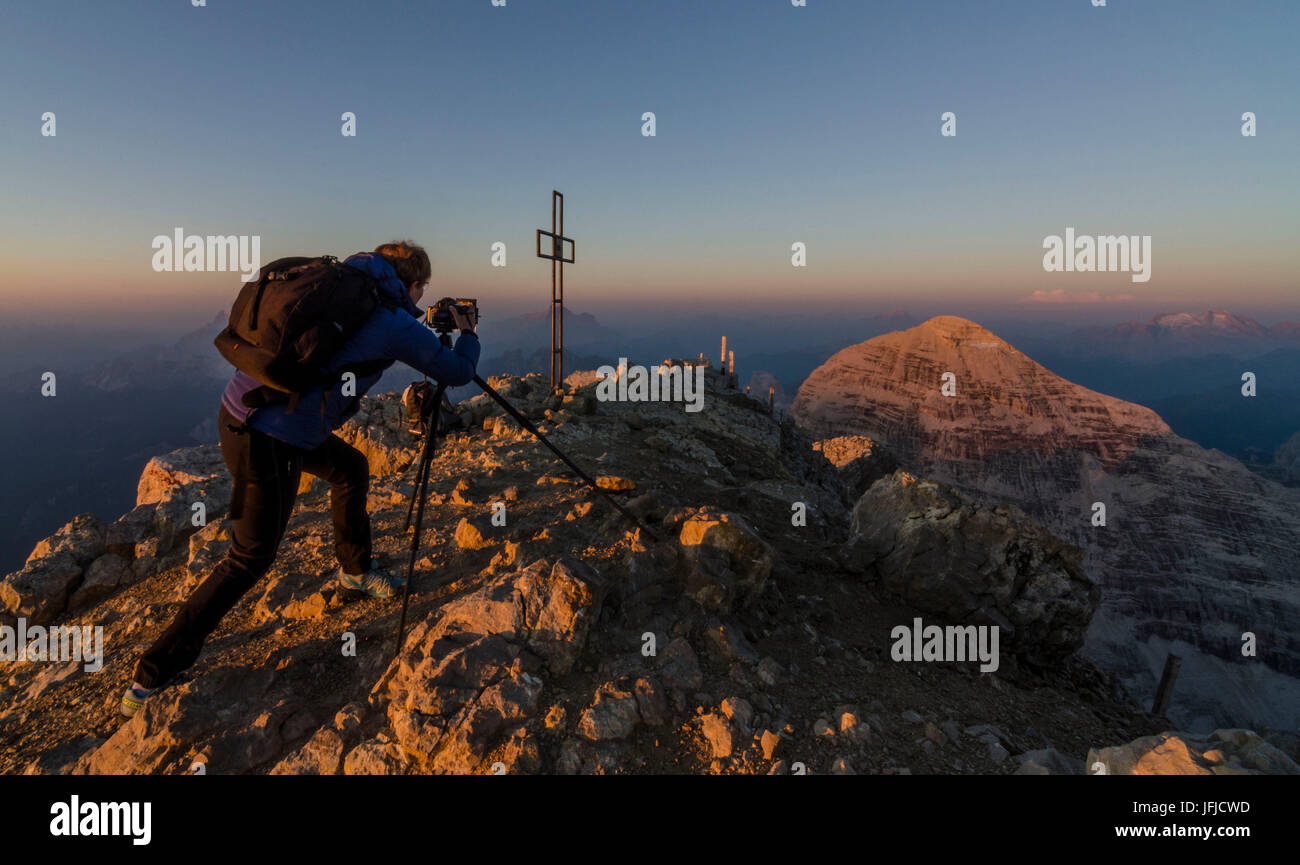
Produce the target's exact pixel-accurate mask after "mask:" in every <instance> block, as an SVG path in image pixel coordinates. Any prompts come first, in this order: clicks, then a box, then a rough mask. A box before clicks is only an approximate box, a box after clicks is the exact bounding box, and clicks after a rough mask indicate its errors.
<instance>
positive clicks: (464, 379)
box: [121, 241, 479, 717]
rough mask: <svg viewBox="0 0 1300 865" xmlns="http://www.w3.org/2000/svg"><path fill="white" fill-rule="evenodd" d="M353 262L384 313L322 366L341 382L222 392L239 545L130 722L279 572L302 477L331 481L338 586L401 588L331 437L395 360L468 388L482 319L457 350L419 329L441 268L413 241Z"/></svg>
mask: <svg viewBox="0 0 1300 865" xmlns="http://www.w3.org/2000/svg"><path fill="white" fill-rule="evenodd" d="M344 264H345V265H347V266H348V267H351V268H355V269H357V270H360V271H362V272H363V273H365V274H367V275H368V276H369V277H370V278H371V279H373V280H374V282H375V284H376V285H377V286H378V291H379V294H380V299H381V305H380V306H378V307H377V308H376V309H375V311H374V312H373V313H372V314H371V315H370V316H369V317H368V318H367V319H366V320H365V323H364V324H362V325H361V326H360V329H359V330H357V331H356V332H355V333H354V334H353V335H352V336H351V337H350V338H349V339H348V340H347V342H345V343H344V344H343V348H342V349H341V350H340V351H339V352H338V353H337V354H336V355H334V356H333V359H332V360H331V361H330V362H329V363H328V364H327V365H326V366H325V368H324V369H323V370H322V374H323V377H325V378H326V380H328V377H331V376H333V377H334V378H335V379H336V380H335V381H334V383H333V384H332V385H329V386H318V387H316V388H314V389H313V390H309V391H307V392H306V393H304V394H302V395H301V398H300V399H295V400H294V401H292V402H290V403H288V404H287V405H286V404H284V403H275V404H267V405H264V406H262V407H256V408H250V407H249V405H248V403H254V404H256V403H257V400H256V399H255V398H253V397H254V396H255V394H254V392H255V391H257V389H258V388H259V382H258V380H257V379H255V378H253V377H252V376H250V375H248V374H246V373H244V372H236V373H235V376H234V378H232V379H231V381H230V384H229V385H228V386H227V387H226V390H225V393H224V394H223V395H222V399H221V410H220V413H219V416H218V418H219V419H218V428H219V430H220V432H221V454H222V457H223V458H224V460H225V462H226V467H227V468H228V469H229V471H230V474H231V476H232V478H233V479H234V482H233V484H232V488H231V508H230V511H231V513H230V516H231V533H232V535H233V542H232V544H231V548H230V552H229V553H227V555H226V558H225V559H224V560H223V561H222V562H221V563H219V564H218V565H217V566H216V567H215V568H214V569H213V571H212V573H211V574H210V575H209V576H208V577H207V579H205V580H204V581H203V582H202V583H200V584H199V586H198V587H197V588H196V589H195V590H194V592H193V594H191V595H190V597H189V599H188V600H187V601H186V602H185V605H184V606H183V607H182V608H181V610H180V611H179V612H178V613H177V614H176V617H175V618H174V619H173V620H172V622H171V624H170V625H169V626H168V627H167V629H166V630H165V631H163V633H162V635H161V636H160V637H159V638H158V639H157V640H156V641H155V642H154V644H153V645H152V646H150V647H149V649H148V651H146V652H145V653H144V655H143V657H141V659H140V661H139V663H138V664H137V665H136V669H135V681H134V682H133V683H132V686H131V687H130V688H128V689H127V690H126V693H125V694H123V696H122V707H121V711H122V714H123V715H125V716H127V717H131V716H132V715H134V714H135V712H136V710H137V709H139V708H140V706H141V705H142V704H143V700H144V699H145V698H146V697H148V696H149V695H150V694H151V693H152V692H153V691H154V690H155V689H157V688H158V687H161V686H162V685H165V684H166V683H167V682H168V681H169V680H170V679H171V678H172V677H173V676H175V675H176V674H177V673H179V672H180V671H182V670H185V669H186V668H188V667H189V666H190V665H191V664H193V663H194V661H195V660H196V659H197V658H198V656H199V652H200V651H201V649H202V646H203V641H204V639H206V638H207V636H208V634H210V633H211V632H212V631H213V630H214V629H215V628H216V627H217V625H218V624H219V623H220V622H221V619H222V617H223V616H224V615H225V614H226V613H227V612H229V610H230V609H231V608H232V607H233V606H234V605H235V603H236V602H238V600H239V599H240V598H241V597H242V596H243V595H244V593H245V592H247V591H248V590H249V589H250V588H252V586H253V584H254V583H256V582H257V581H258V580H259V579H260V578H261V577H262V576H263V575H264V574H265V573H266V572H267V571H268V570H269V569H270V567H271V564H272V563H273V562H274V560H275V555H276V550H277V549H278V548H279V545H280V540H281V538H282V537H283V536H284V532H285V528H286V526H287V525H288V522H289V517H290V515H291V513H292V512H293V504H294V500H295V498H296V496H297V491H298V482H299V478H300V476H301V473H302V472H304V471H305V472H307V473H308V474H312V475H315V476H316V477H319V478H322V479H324V480H326V481H328V482H329V484H330V505H331V515H332V519H333V523H334V543H335V553H336V555H337V557H338V560H339V565H340V567H339V583H340V585H341V586H342V587H343V588H345V589H350V590H353V591H357V592H362V593H364V594H366V595H369V596H370V597H375V598H391V597H393V596H394V595H395V594H396V592H397V591H398V590H399V589H400V588H401V586H402V584H403V581H402V580H401V579H399V578H395V577H393V576H391V575H389V574H388V573H387V572H385V571H384V570H382V569H381V568H380V567H379V566H378V562H377V561H375V560H374V559H372V558H371V540H370V518H369V516H368V515H367V513H366V496H367V492H368V490H369V485H370V469H369V465H368V464H367V462H366V458H365V456H364V455H363V454H362V453H361V452H360V451H358V450H357V449H356V448H353V447H351V446H350V445H348V444H347V443H345V442H344V441H343V440H342V439H340V438H339V437H338V436H336V435H334V434H333V431H334V430H335V429H338V427H340V426H341V425H342V424H343V423H344V422H346V421H347V420H348V418H350V417H352V416H353V415H354V414H356V412H357V409H358V407H359V405H360V400H361V397H362V396H363V395H364V394H365V393H366V391H367V390H369V389H370V388H371V387H374V385H375V384H376V383H377V382H378V381H379V378H380V376H381V375H382V374H383V370H384V369H385V368H387V367H388V366H390V365H391V364H392V363H393V362H394V361H398V360H400V361H402V362H404V363H406V364H409V365H410V366H412V367H414V368H415V369H416V370H418V371H420V372H422V373H424V374H425V375H427V376H430V377H432V378H435V379H437V380H438V381H440V382H442V383H444V384H446V385H449V386H458V385H463V384H466V383H468V382H469V381H471V380H472V379H473V377H474V373H475V367H476V366H477V364H478V358H479V342H478V337H477V336H475V334H474V328H475V326H476V325H477V321H476V320H474V319H475V318H476V314H473V313H470V314H465V313H464V312H462V311H461V310H459V309H457V308H456V307H454V306H453V307H452V309H451V314H452V316H453V318H454V320H455V325H456V329H458V330H459V331H460V337H459V338H458V339H457V340H456V343H455V346H454V347H452V348H447V347H446V346H444V345H443V344H442V343H441V342H440V340H439V338H438V336H437V335H436V334H435V333H434V332H433V331H431V330H429V329H428V328H426V327H425V326H424V325H423V324H422V323H421V321H420V318H421V313H420V310H419V309H418V308H417V306H416V304H417V303H419V301H420V298H421V297H422V296H423V294H424V288H425V286H426V285H428V283H429V279H430V276H431V275H432V267H431V265H430V262H429V256H428V255H427V254H426V253H425V251H424V250H423V249H422V248H420V247H419V246H416V245H414V244H412V243H410V242H407V241H399V242H394V243H386V244H383V245H382V246H379V247H378V248H376V249H375V251H374V252H373V253H360V254H357V255H354V256H352V257H351V258H349V259H347V261H345V262H344ZM345 369H346V370H353V371H355V373H354V374H355V383H354V384H351V385H350V386H345V381H344V380H343V378H344V377H343V376H341V375H340V374H339V373H340V371H342V370H345ZM345 394H346V395H345ZM246 395H247V396H249V399H247V400H246V399H245V397H246ZM317 406H319V408H317Z"/></svg>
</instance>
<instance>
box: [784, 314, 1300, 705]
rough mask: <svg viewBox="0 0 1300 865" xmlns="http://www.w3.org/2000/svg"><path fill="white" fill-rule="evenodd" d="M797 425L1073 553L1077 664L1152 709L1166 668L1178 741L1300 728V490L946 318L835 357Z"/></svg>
mask: <svg viewBox="0 0 1300 865" xmlns="http://www.w3.org/2000/svg"><path fill="white" fill-rule="evenodd" d="M791 413H792V415H793V416H794V417H795V418H796V419H797V421H798V422H799V423H800V424H801V425H803V426H805V427H806V428H807V429H808V430H810V431H811V432H812V434H813V435H815V436H818V437H829V436H843V435H865V436H868V437H870V438H871V439H872V440H873V441H874V442H876V443H878V444H879V445H880V446H882V447H884V448H886V449H887V450H888V451H889V452H890V453H892V454H893V455H894V456H896V457H897V459H898V461H899V464H900V466H902V467H903V468H905V469H907V470H908V471H910V472H912V473H913V474H915V475H917V476H918V477H923V478H927V479H931V480H935V481H940V482H943V483H946V484H949V485H951V486H953V487H956V488H957V489H959V490H961V491H962V492H963V493H965V494H967V495H970V496H974V497H976V498H979V499H982V500H985V501H987V502H989V503H990V504H992V505H998V504H1001V503H1010V504H1014V505H1016V506H1017V507H1019V508H1021V509H1022V510H1023V511H1025V512H1026V513H1027V514H1029V515H1030V516H1031V517H1033V518H1034V519H1036V520H1038V521H1039V522H1041V523H1042V524H1043V525H1044V526H1045V527H1046V528H1047V529H1048V530H1050V531H1051V532H1052V533H1053V534H1054V535H1056V536H1057V537H1060V538H1061V539H1062V540H1064V541H1066V542H1068V543H1070V544H1074V545H1076V546H1078V547H1080V548H1082V549H1083V550H1084V559H1083V568H1084V570H1085V571H1086V572H1087V574H1088V575H1089V576H1090V577H1091V578H1092V579H1093V580H1095V581H1096V582H1097V583H1098V584H1099V585H1100V586H1101V587H1102V603H1101V607H1100V609H1099V610H1098V612H1097V614H1096V616H1094V618H1093V622H1092V625H1091V627H1090V629H1089V632H1088V636H1087V641H1086V644H1085V651H1086V652H1087V653H1088V655H1089V657H1091V658H1093V659H1095V660H1096V661H1098V662H1099V663H1100V664H1102V665H1103V666H1105V667H1106V668H1107V669H1110V670H1113V671H1114V672H1116V673H1117V674H1119V675H1120V677H1121V678H1122V679H1123V681H1124V683H1125V685H1126V686H1127V687H1128V689H1129V690H1130V691H1131V692H1132V693H1134V694H1135V695H1138V696H1140V697H1141V698H1142V700H1143V701H1144V702H1146V703H1147V705H1150V700H1151V698H1152V696H1153V694H1154V690H1155V685H1156V682H1157V681H1158V679H1159V676H1160V672H1161V669H1162V667H1163V665H1164V661H1165V657H1166V655H1167V654H1169V653H1170V652H1173V653H1175V654H1178V655H1179V656H1181V657H1182V658H1183V668H1182V669H1183V672H1182V675H1183V677H1184V680H1183V683H1180V684H1179V686H1178V687H1177V688H1176V689H1175V692H1174V697H1173V703H1172V706H1171V709H1170V718H1171V719H1172V720H1174V721H1175V722H1177V723H1179V724H1180V725H1184V726H1187V727H1190V728H1194V729H1210V728H1212V727H1213V726H1216V725H1217V726H1224V725H1225V724H1251V725H1272V726H1274V727H1276V728H1282V729H1286V728H1292V727H1294V726H1296V724H1297V723H1300V714H1298V713H1300V708H1298V707H1300V639H1298V638H1297V634H1296V623H1297V622H1300V591H1297V588H1298V583H1297V581H1298V580H1300V491H1297V490H1294V489H1289V488H1285V487H1282V486H1279V485H1277V484H1274V483H1271V482H1269V481H1266V480H1264V479H1262V478H1260V477H1258V476H1256V475H1255V474H1253V473H1252V472H1250V471H1249V470H1247V469H1246V468H1245V467H1244V466H1242V465H1241V464H1240V463H1238V462H1237V461H1235V460H1233V459H1231V458H1229V457H1227V456H1225V455H1224V454H1222V453H1219V452H1218V451H1207V450H1204V449H1202V448H1200V447H1198V446H1196V445H1195V444H1193V443H1191V442H1188V441H1186V440H1184V439H1181V438H1179V437H1177V436H1176V435H1174V434H1173V433H1172V432H1171V431H1170V429H1169V427H1168V426H1167V425H1166V424H1165V423H1164V422H1163V421H1162V420H1161V419H1160V418H1159V417H1158V416H1157V415H1156V414H1155V413H1154V412H1152V411H1150V410H1149V409H1146V408H1144V407H1142V406H1138V405H1134V404H1132V403H1126V402H1123V401H1121V400H1117V399H1114V398H1112V397H1108V396H1105V395H1103V394H1099V393H1095V392H1093V391H1089V390H1087V389H1085V388H1082V387H1079V386H1077V385H1074V384H1072V383H1070V382H1068V381H1066V380H1065V379H1062V378H1060V377H1059V376H1056V375H1054V374H1053V373H1052V372H1050V371H1049V370H1047V369H1045V368H1043V367H1042V366H1040V365H1038V364H1037V363H1035V362H1034V361H1033V360H1031V359H1030V358H1028V357H1026V356H1025V355H1024V354H1022V353H1020V352H1019V351H1017V350H1015V349H1014V348H1013V347H1011V346H1010V345H1008V344H1007V343H1005V342H1004V341H1002V340H1001V339H999V338H998V337H997V336H995V335H994V334H992V333H990V332H989V331H988V330H985V329H984V328H982V327H980V326H979V325H977V324H975V323H973V322H970V321H966V320H964V319H960V318H954V317H951V316H944V317H940V318H935V319H931V320H930V321H928V322H926V323H925V324H922V325H920V326H918V327H915V328H912V329H911V330H908V331H903V332H899V333H892V334H887V335H885V336H881V337H877V338H875V339H872V340H869V341H867V342H865V343H862V344H860V345H856V346H852V347H850V348H846V349H844V350H843V351H841V352H839V353H837V354H836V355H834V356H833V357H832V358H831V359H830V360H828V361H827V362H826V363H825V364H824V365H823V366H821V367H820V368H818V369H817V370H816V371H815V372H814V373H813V374H812V375H811V376H809V378H808V379H807V381H806V382H805V383H804V385H803V387H802V388H801V389H800V391H799V394H798V396H797V398H796V400H795V403H794V405H793V406H792V408H791ZM1102 508H1104V512H1103V511H1102ZM1248 634H1249V635H1251V637H1253V639H1254V640H1255V641H1256V643H1257V646H1258V650H1257V651H1256V653H1255V654H1254V655H1249V654H1243V651H1242V648H1243V645H1245V643H1246V640H1247V639H1248V637H1247V635H1248ZM1193 681H1194V682H1196V683H1197V684H1196V685H1195V686H1191V685H1190V684H1188V683H1190V682H1193Z"/></svg>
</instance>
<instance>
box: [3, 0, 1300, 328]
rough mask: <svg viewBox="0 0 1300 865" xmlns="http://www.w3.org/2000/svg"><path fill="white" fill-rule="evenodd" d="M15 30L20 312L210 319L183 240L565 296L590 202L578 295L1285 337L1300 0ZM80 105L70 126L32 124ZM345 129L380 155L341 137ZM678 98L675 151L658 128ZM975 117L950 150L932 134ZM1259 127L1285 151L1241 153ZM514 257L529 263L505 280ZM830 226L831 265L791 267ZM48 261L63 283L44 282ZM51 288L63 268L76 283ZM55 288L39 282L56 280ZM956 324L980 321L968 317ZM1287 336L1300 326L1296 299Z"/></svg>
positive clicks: (755, 0) (184, 21) (370, 15)
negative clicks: (396, 264)
mask: <svg viewBox="0 0 1300 865" xmlns="http://www.w3.org/2000/svg"><path fill="white" fill-rule="evenodd" d="M6 12H7V15H6V21H5V25H4V27H3V30H2V31H0V76H2V77H3V80H4V81H5V82H6V83H5V87H4V88H3V90H0V116H3V118H4V123H3V125H0V181H2V182H3V188H4V198H5V203H6V206H5V207H4V209H3V213H2V215H0V252H3V255H4V258H5V261H6V267H5V268H3V269H2V271H3V272H0V311H3V312H4V313H5V314H6V316H7V317H9V318H10V319H13V318H15V317H21V316H22V315H23V314H25V313H28V312H30V313H32V314H33V315H35V314H38V313H39V312H40V311H41V310H42V309H57V308H59V307H60V306H62V305H64V304H66V303H67V302H68V301H70V300H71V299H73V298H77V299H78V301H79V302H81V303H84V304H85V305H86V307H87V308H88V309H93V310H95V311H96V313H97V314H100V315H103V316H105V317H107V318H109V319H112V318H115V317H117V316H122V315H131V316H136V315H143V316H145V317H149V316H160V315H173V316H176V317H182V316H185V315H194V316H199V317H201V318H207V317H208V316H210V314H211V312H212V311H213V310H214V309H215V308H218V307H220V306H221V305H223V304H225V303H228V301H229V297H230V296H231V295H233V293H234V290H235V289H236V288H237V278H235V277H232V275H230V274H156V273H153V272H152V270H151V269H150V266H149V265H150V260H151V254H152V251H151V249H150V240H151V239H152V238H153V237H154V236H155V235H157V234H170V233H171V231H172V229H173V228H174V227H176V226H182V227H184V228H185V229H186V230H187V231H188V232H194V233H199V234H258V235H261V237H262V251H263V258H266V259H269V258H272V257H275V256H278V255H285V254H308V253H315V252H327V251H328V252H334V253H338V254H347V253H348V252H351V251H355V250H357V249H361V248H369V247H371V246H373V245H374V244H376V243H378V242H380V241H383V240H387V239H390V238H393V237H399V236H401V237H405V236H409V237H413V238H415V239H417V240H419V241H421V242H423V243H425V244H426V245H427V246H428V247H429V249H430V252H431V253H432V254H433V256H434V259H435V277H436V279H437V280H438V284H439V285H440V286H441V287H443V288H445V293H449V294H465V293H471V292H472V293H475V294H478V295H483V296H490V297H494V298H495V299H496V300H495V302H497V303H500V304H507V303H533V302H534V301H536V303H535V304H534V305H536V306H538V307H540V306H541V303H542V300H543V299H544V296H545V294H546V292H548V291H549V287H548V286H549V272H548V269H547V267H546V265H545V264H543V263H542V262H539V261H537V260H536V259H534V258H533V230H534V229H535V228H537V227H539V226H542V225H544V224H546V223H548V222H549V215H550V214H549V205H550V201H549V196H550V190H551V189H552V188H558V189H560V190H562V191H563V192H564V193H565V194H566V198H567V201H568V204H569V211H568V221H567V228H568V229H569V233H570V234H572V235H574V236H575V237H577V238H578V243H579V247H578V249H579V262H580V263H579V265H578V266H577V268H575V269H572V270H571V271H570V276H569V280H568V286H569V292H570V294H569V297H570V302H571V305H577V306H579V307H581V308H587V309H599V308H601V307H602V305H603V306H617V305H620V304H625V305H626V304H630V305H633V306H635V305H637V304H638V303H662V302H664V301H669V302H678V301H695V302H701V301H700V299H701V298H708V299H709V301H708V302H710V303H718V304H727V303H746V302H750V301H753V300H769V299H772V300H775V299H779V298H783V297H788V296H790V295H791V294H795V295H797V296H799V297H801V298H803V299H805V300H806V301H807V302H808V303H810V304H813V305H817V306H818V307H819V308H825V309H827V310H828V311H833V310H835V309H836V308H839V307H842V306H861V307H863V308H875V307H880V308H893V307H898V306H904V307H916V308H924V307H925V306H927V305H930V306H933V307H935V308H946V306H951V307H954V308H955V307H960V306H962V305H965V307H969V306H970V305H972V304H975V305H978V304H983V305H987V306H989V307H990V308H992V307H998V308H1004V309H1005V308H1010V309H1014V308H1017V305H1023V306H1024V308H1025V309H1026V312H1027V313H1029V312H1031V311H1032V310H1031V309H1030V307H1032V304H1024V301H1023V298H1025V297H1026V296H1028V295H1030V294H1031V293H1032V292H1033V291H1036V290H1049V291H1050V290H1055V289H1063V290H1064V291H1065V292H1066V293H1067V294H1070V295H1074V294H1077V295H1079V296H1087V295H1091V294H1096V295H1099V296H1100V297H1103V298H1105V297H1110V298H1124V297H1128V298H1131V299H1130V300H1118V301H1116V302H1114V303H1112V304H1109V305H1110V306H1111V307H1112V308H1113V312H1114V314H1113V315H1111V317H1112V318H1115V319H1122V318H1127V317H1129V315H1128V310H1129V308H1132V309H1134V310H1138V309H1141V310H1146V309H1147V308H1151V309H1153V310H1154V309H1174V308H1178V309H1181V308H1191V309H1198V308H1205V307H1208V306H1232V307H1233V308H1234V309H1242V310H1243V311H1247V312H1250V311H1257V312H1259V313H1260V314H1262V315H1265V316H1266V315H1267V314H1268V313H1270V312H1271V313H1273V314H1275V315H1280V316H1282V317H1287V315H1286V314H1287V312H1288V310H1293V309H1295V308H1296V303H1295V297H1296V295H1295V291H1296V288H1297V285H1296V274H1297V273H1300V252H1297V250H1298V249H1300V244H1297V243H1296V242H1295V234H1296V230H1297V228H1300V225H1297V223H1298V222H1300V220H1297V218H1296V215H1295V201H1296V200H1297V197H1298V196H1297V193H1300V183H1298V182H1297V173H1298V169H1297V167H1296V155H1297V153H1298V152H1300V147H1297V144H1300V135H1298V134H1297V133H1298V132H1300V125H1298V121H1297V110H1298V109H1300V96H1298V94H1300V60H1297V56H1298V54H1300V52H1296V50H1295V48H1294V39H1295V37H1296V34H1297V33H1300V4H1297V3H1294V2H1233V3H1222V2H1209V0H1181V2H1172V0H1170V2H1161V0H1109V3H1108V5H1107V7H1105V8H1094V7H1093V6H1092V5H1091V2H1090V0H1035V2H996V0H990V2H974V0H960V2H959V0H952V2H925V0H914V2H865V0H857V2H849V0H840V2H833V0H809V3H808V6H807V7H805V8H793V7H791V5H790V4H789V2H787V0H745V2H738V0H736V2H725V0H696V2H674V0H654V2H650V0H643V2H630V0H626V2H618V0H604V2H582V0H572V2H571V0H547V2H541V0H531V2H529V0H509V2H508V4H507V5H506V6H505V7H500V8H498V7H493V6H492V5H491V3H490V0H459V2H419V3H414V2H412V3H395V2H367V3H344V2H328V0H323V2H274V0H264V2H236V0H208V5H207V6H206V7H204V8H194V7H192V6H191V4H190V2H189V0H167V2H161V0H155V2H113V3H102V2H61V0H45V2H39V3H38V2H22V0H11V2H10V3H8V4H7V9H6ZM44 111H54V112H55V113H56V115H57V118H58V121H57V122H58V135H57V137H55V138H52V139H51V138H43V137H41V136H40V134H39V129H40V117H41V114H42V112H44ZM344 111H352V112H355V113H356V115H357V118H358V135H357V136H356V137H355V138H345V137H343V136H341V135H340V134H339V127H340V124H341V121H340V115H341V114H342V112H344ZM643 111H654V112H655V113H656V115H657V126H658V129H657V135H656V137H654V138H644V137H642V136H641V134H640V127H641V120H640V118H641V114H642V112H643ZM944 111H954V112H956V114H957V127H958V135H957V137H956V138H943V137H941V136H940V135H939V126H940V120H939V116H940V114H941V113H942V112H944ZM1243 111H1254V112H1255V113H1256V114H1257V116H1258V122H1259V129H1260V131H1259V135H1258V137H1256V138H1253V139H1246V138H1243V137H1242V136H1241V135H1240V131H1239V129H1240V115H1241V114H1242V112H1243ZM1067 225H1071V226H1074V227H1076V229H1077V230H1078V231H1079V232H1080V233H1097V234H1112V233H1128V234H1150V235H1152V237H1153V248H1154V253H1153V278H1152V280H1151V281H1150V282H1149V283H1146V284H1142V285H1134V284H1131V283H1130V282H1129V281H1128V279H1127V275H1123V274H1046V273H1044V272H1043V270H1042V267H1041V255H1042V253H1041V246H1040V244H1041V241H1042V238H1043V237H1044V236H1045V235H1047V234H1052V233H1061V232H1063V231H1064V229H1065V227H1066V226H1067ZM496 240H501V241H505V242H506V243H507V245H508V249H509V266H508V267H506V268H504V269H501V268H492V267H491V266H490V264H489V247H490V244H491V243H492V242H493V241H496ZM796 240H799V241H804V242H806V243H807V244H808V247H809V266H808V267H807V268H805V269H802V270H796V269H794V268H792V267H791V266H790V262H789V257H790V244H791V242H793V241H796ZM53 262H57V263H58V265H59V266H58V267H54V268H52V267H51V265H52V263H53ZM51 271H53V272H51ZM34 279H35V280H39V282H40V284H41V286H42V289H41V291H40V292H37V293H36V294H37V296H36V297H33V292H32V291H31V286H32V283H33V280H34ZM965 307H963V308H965ZM1290 317H1295V316H1294V315H1291V316H1290Z"/></svg>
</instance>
